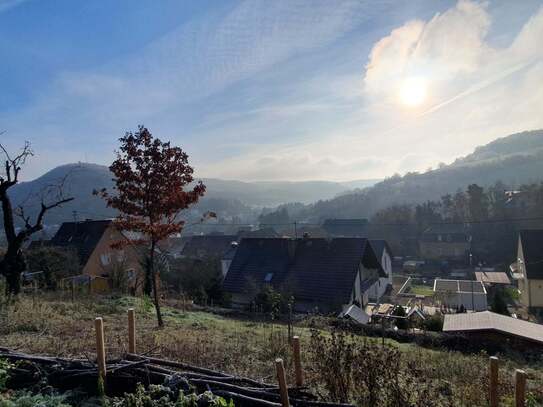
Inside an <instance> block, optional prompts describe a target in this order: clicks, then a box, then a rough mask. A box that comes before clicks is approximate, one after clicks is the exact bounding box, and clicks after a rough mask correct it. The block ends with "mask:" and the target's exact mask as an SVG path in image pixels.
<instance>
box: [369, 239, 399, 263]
mask: <svg viewBox="0 0 543 407" xmlns="http://www.w3.org/2000/svg"><path fill="white" fill-rule="evenodd" d="M369 241H370V244H371V247H372V248H373V251H374V252H375V255H376V256H377V258H378V259H379V261H381V258H382V257H383V251H384V250H385V249H386V250H387V252H388V255H389V256H390V258H391V259H392V257H394V255H393V254H392V250H391V249H390V246H389V245H388V243H387V241H386V240H384V239H370V240H369Z"/></svg>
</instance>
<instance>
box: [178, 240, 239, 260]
mask: <svg viewBox="0 0 543 407" xmlns="http://www.w3.org/2000/svg"><path fill="white" fill-rule="evenodd" d="M237 240H238V236H237V235H202V236H192V237H191V238H190V240H189V241H188V242H186V243H185V245H184V247H183V250H182V251H181V255H180V257H182V258H189V259H203V258H205V257H216V258H221V257H222V256H223V255H224V254H225V253H226V251H227V250H228V249H230V246H231V244H232V242H236V241H237Z"/></svg>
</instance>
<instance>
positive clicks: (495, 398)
mask: <svg viewBox="0 0 543 407" xmlns="http://www.w3.org/2000/svg"><path fill="white" fill-rule="evenodd" d="M127 317H128V318H127V323H128V337H127V343H128V350H129V353H130V354H137V351H136V349H137V348H136V317H135V311H134V309H133V308H130V309H128V312H127ZM95 332H96V351H97V352H96V354H97V365H98V371H99V372H100V375H101V376H102V378H103V379H104V380H105V378H106V351H105V339H104V325H103V320H102V318H100V317H98V318H96V319H95ZM290 342H291V346H292V351H293V360H294V377H295V383H296V386H297V387H302V386H303V385H304V374H303V369H302V363H301V360H302V358H301V346H300V338H299V336H293V337H292V338H291V341H290ZM275 368H276V375H277V381H278V385H279V388H280V392H281V405H282V407H289V406H290V403H289V394H288V387H287V380H286V376H287V372H286V371H285V366H284V363H283V360H282V359H279V358H278V359H275ZM499 369H500V367H499V359H498V358H497V357H495V356H492V357H490V360H489V400H490V407H498V404H499V393H498V383H499V382H498V375H499ZM514 381H515V395H514V398H515V406H516V407H524V406H525V403H526V372H524V371H523V370H520V369H517V370H515V372H514Z"/></svg>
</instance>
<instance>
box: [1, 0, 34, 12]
mask: <svg viewBox="0 0 543 407" xmlns="http://www.w3.org/2000/svg"><path fill="white" fill-rule="evenodd" d="M27 1H28V0H0V13H2V12H4V11H8V10H10V9H12V8H14V7H18V6H20V5H21V4H23V3H25V2H27Z"/></svg>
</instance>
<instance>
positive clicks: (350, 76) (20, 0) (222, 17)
mask: <svg viewBox="0 0 543 407" xmlns="http://www.w3.org/2000/svg"><path fill="white" fill-rule="evenodd" d="M140 123H141V124H145V125H146V126H147V127H149V129H150V130H151V131H152V132H153V134H154V135H155V136H157V137H160V138H162V139H166V140H167V139H169V140H171V141H173V142H174V143H175V144H178V145H180V146H182V147H183V148H184V149H185V150H186V151H187V152H188V153H189V154H190V156H191V161H192V163H193V164H194V165H195V167H196V174H197V175H198V176H202V177H203V176H206V177H209V176H212V177H220V178H231V179H242V180H272V179H275V180H278V179H289V180H305V179H328V180H350V179H361V178H376V177H384V176H386V175H391V174H392V173H394V172H399V173H404V172H406V171H409V170H425V169H426V168H428V167H429V166H436V165H437V163H439V162H440V161H444V162H450V161H451V160H453V159H454V158H455V157H457V156H458V155H461V154H465V153H468V152H470V151H471V150H472V149H473V148H474V147H475V146H477V145H479V144H483V143H487V142H489V141H491V140H493V139H495V138H496V137H500V136H505V135H507V134H510V133H514V132H518V131H522V130H530V129H536V128H543V3H542V1H541V0H540V1H530V0H522V1H510V0H502V1H489V2H471V1H460V2H453V1H436V0H428V1H423V0H420V1H416V0H405V1H400V0H394V1H389V2H388V1H384V0H379V1H369V0H368V1H365V0H355V1H339V0H337V1H330V0H323V1H317V0H306V1H293V0H284V1H267V0H263V1H257V0H251V1H246V2H238V1H227V0H221V1H216V0H213V1H203V0H198V1H178V0H161V1H156V0H149V1H136V0H126V1H125V0H116V1H110V0H93V1H73V0H65V1H63V0H50V1H40V0H27V1H24V0H0V130H5V131H6V133H5V134H4V135H2V136H0V138H1V141H2V142H3V143H4V144H6V145H7V146H8V147H9V148H11V149H15V148H17V147H18V146H20V145H21V144H22V143H23V141H24V140H29V141H31V142H32V144H33V147H34V149H35V151H36V153H37V154H36V157H34V159H33V160H32V161H31V162H30V163H29V164H28V166H27V169H26V172H25V178H26V179H29V178H33V177H35V176H38V175H40V174H41V173H42V172H44V171H45V170H47V169H50V168H52V167H54V166H56V165H59V164H62V163H67V162H76V161H89V162H98V163H103V164H107V163H109V162H110V161H111V160H112V157H113V153H112V152H113V150H114V149H115V147H116V146H117V139H118V137H120V136H121V135H123V133H124V132H125V131H127V130H134V129H136V127H137V125H138V124H140Z"/></svg>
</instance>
